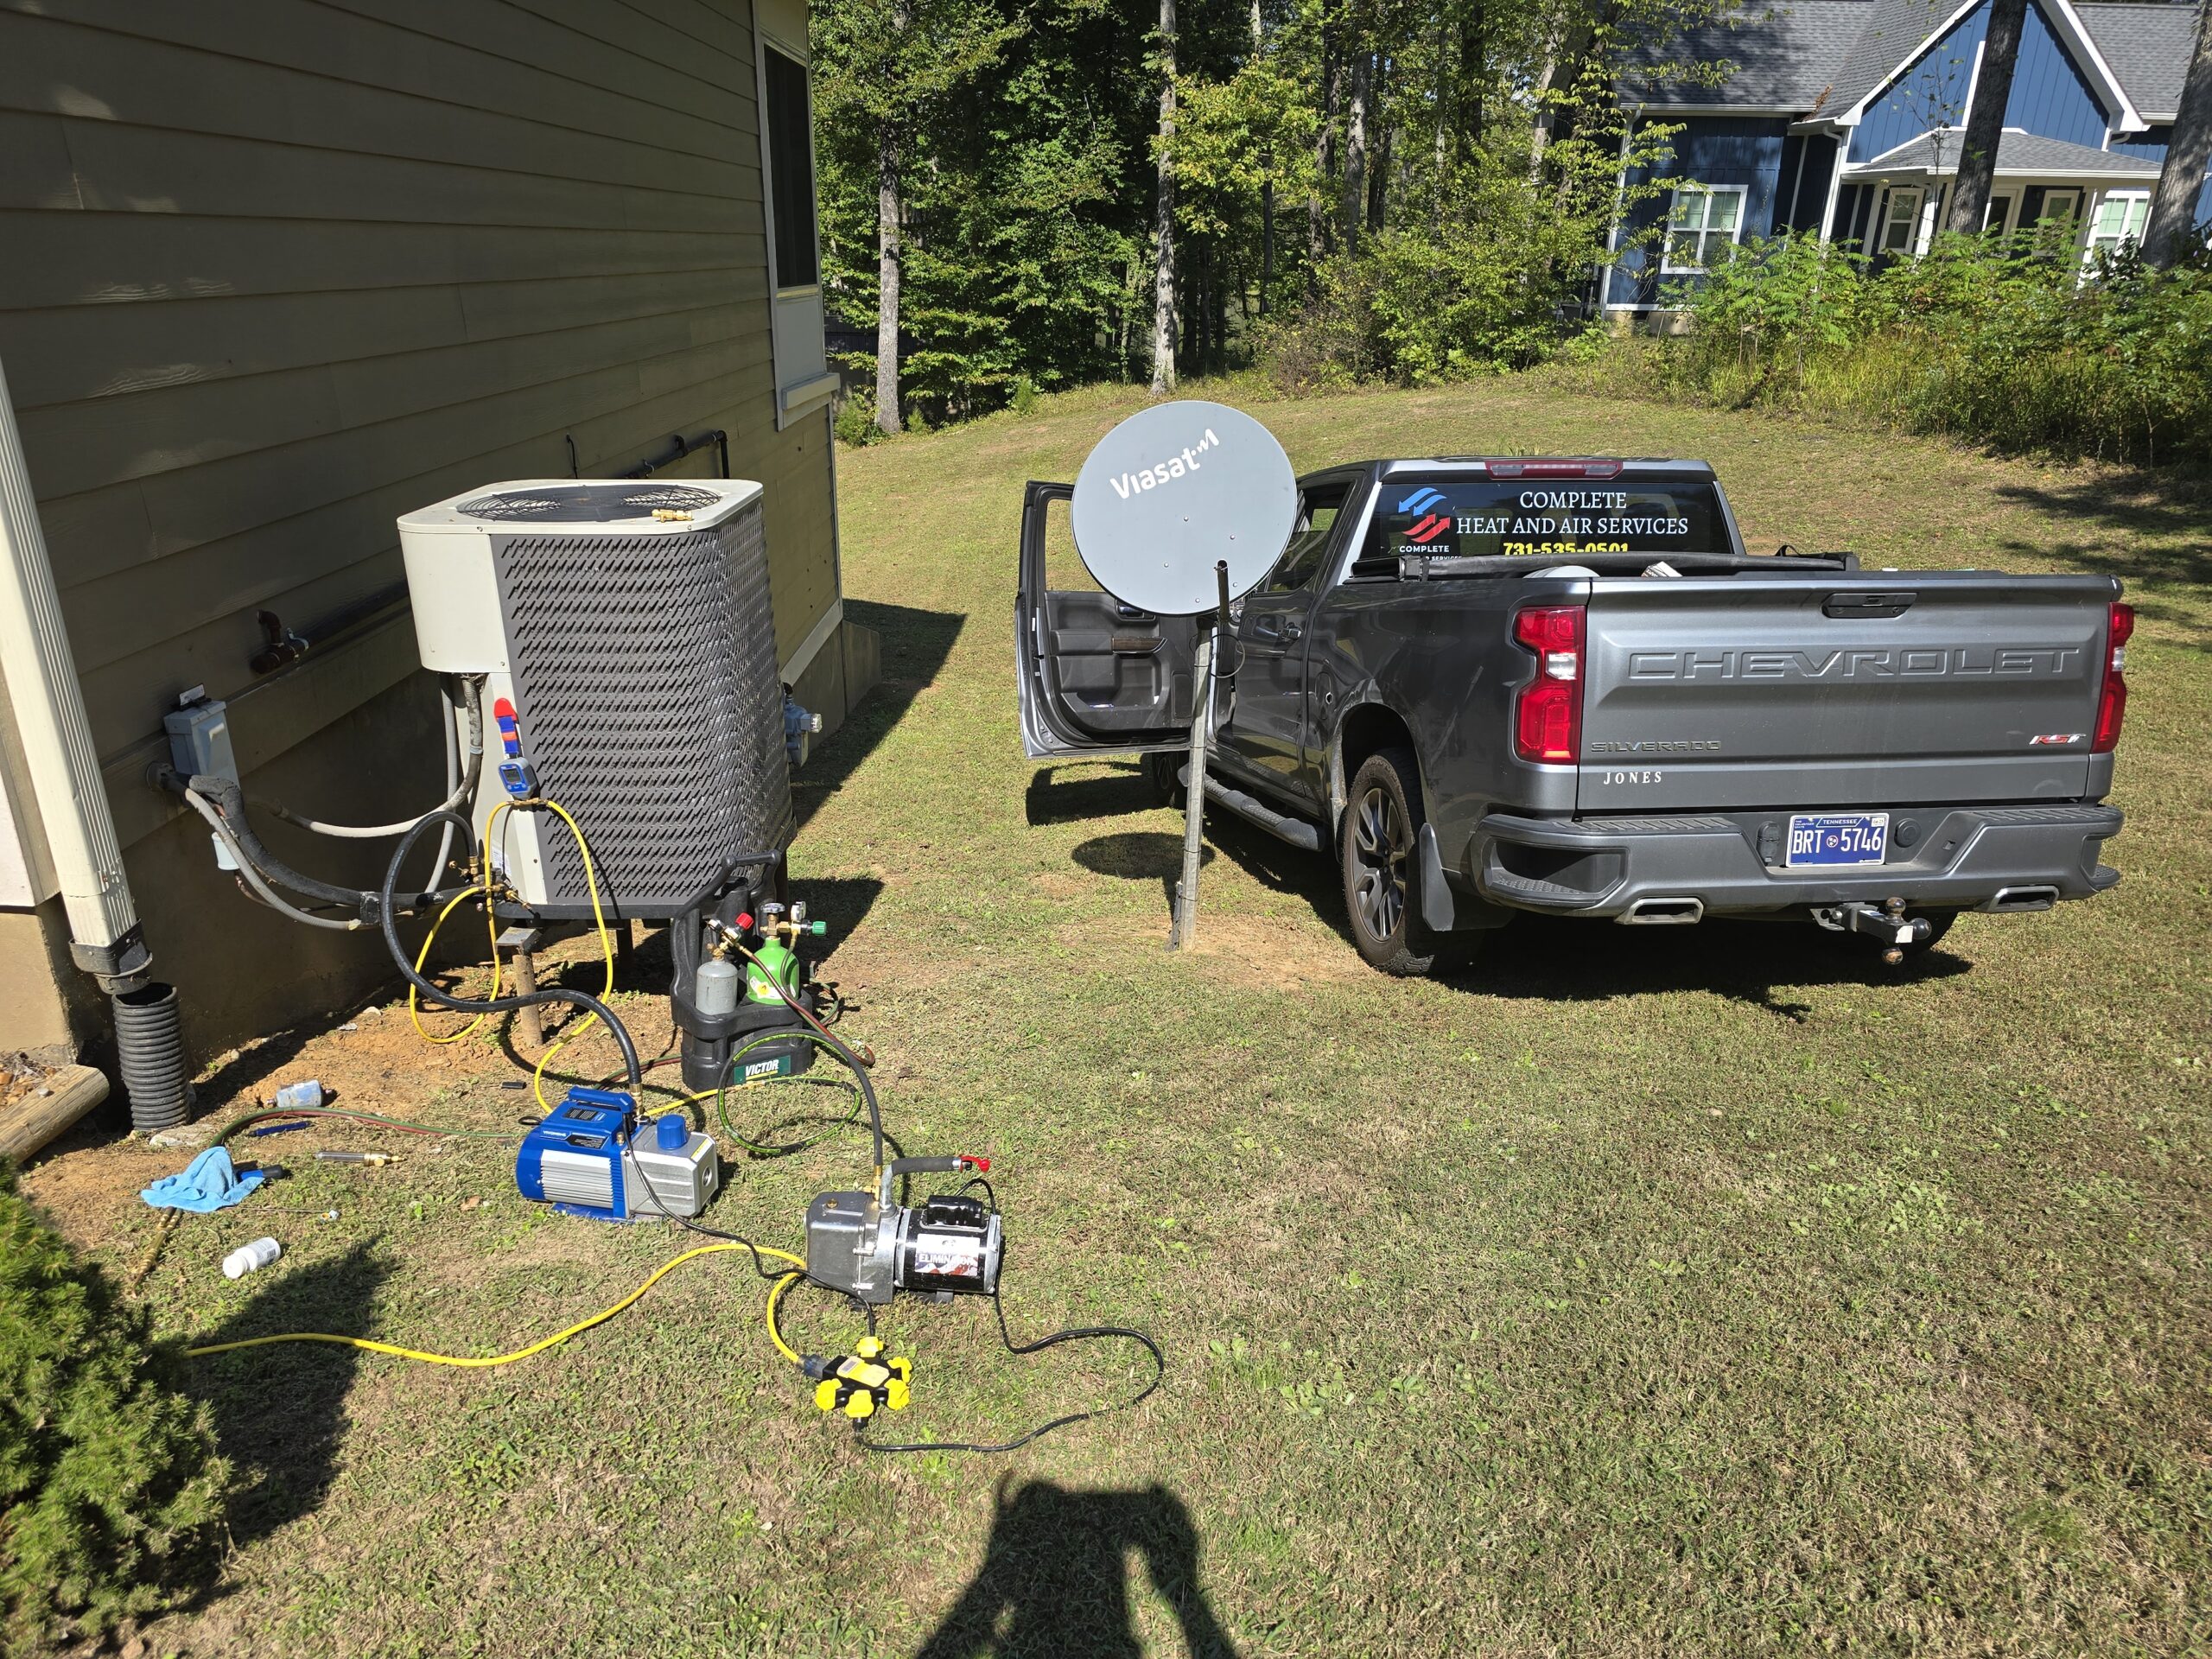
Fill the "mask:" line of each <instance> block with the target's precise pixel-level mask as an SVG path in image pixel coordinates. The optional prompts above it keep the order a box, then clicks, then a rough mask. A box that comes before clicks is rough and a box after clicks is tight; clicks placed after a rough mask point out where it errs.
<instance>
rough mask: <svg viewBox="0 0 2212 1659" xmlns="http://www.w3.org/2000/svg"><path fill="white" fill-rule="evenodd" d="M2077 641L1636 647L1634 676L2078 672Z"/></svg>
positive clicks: (1795, 677) (1844, 677) (2060, 674)
mask: <svg viewBox="0 0 2212 1659" xmlns="http://www.w3.org/2000/svg"><path fill="white" fill-rule="evenodd" d="M2086 655H2087V653H2086V652H2084V651H2083V649H2082V647H2081V646H2079V645H2008V646H2003V647H1996V646H1986V645H1985V646H1979V647H1977V646H1972V645H1955V646H1944V645H1851V646H1838V647H1836V648H1835V649H1833V650H1828V651H1803V650H1784V649H1780V648H1753V649H1750V650H1743V649H1733V650H1732V649H1726V648H1724V649H1720V650H1716V651H1699V650H1695V649H1691V650H1685V651H1634V652H1630V653H1629V659H1628V676H1629V678H1630V679H1632V680H1699V679H1710V680H1863V679H1943V678H1946V677H1953V678H1955V677H1963V676H1969V675H1980V676H1984V677H2002V678H2005V679H2035V678H2038V677H2041V678H2053V679H2055V678H2058V677H2073V676H2078V675H2080V673H2081V672H2082V662H2083V660H2084V658H2085V657H2086Z"/></svg>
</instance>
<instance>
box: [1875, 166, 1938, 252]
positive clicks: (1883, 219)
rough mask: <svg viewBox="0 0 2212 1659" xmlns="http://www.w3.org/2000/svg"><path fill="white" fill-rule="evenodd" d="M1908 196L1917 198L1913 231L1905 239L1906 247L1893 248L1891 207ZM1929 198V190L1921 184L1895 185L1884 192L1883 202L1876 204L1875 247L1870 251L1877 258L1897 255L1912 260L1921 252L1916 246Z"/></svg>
mask: <svg viewBox="0 0 2212 1659" xmlns="http://www.w3.org/2000/svg"><path fill="white" fill-rule="evenodd" d="M1908 194H1910V195H1911V196H1914V197H1916V198H1917V200H1916V201H1915V203H1914V204H1913V209H1912V230H1911V232H1910V235H1909V236H1908V237H1907V238H1906V239H1905V245H1904V246H1903V247H1901V248H1893V247H1891V246H1890V223H1891V219H1890V207H1891V203H1893V202H1895V201H1896V200H1897V198H1898V197H1899V196H1902V195H1908ZM1928 196H1929V191H1928V188H1927V187H1926V186H1925V185H1919V184H1893V185H1891V187H1890V188H1888V189H1886V190H1885V191H1883V192H1882V195H1881V200H1878V201H1877V202H1876V203H1875V204H1874V227H1873V228H1874V245H1873V247H1872V249H1871V250H1870V251H1871V252H1872V253H1873V254H1874V255H1875V256H1876V257H1880V256H1881V255H1884V254H1895V255H1897V256H1898V257H1904V258H1910V257H1913V256H1915V255H1916V254H1917V253H1918V252H1919V251H1920V250H1919V248H1918V247H1917V246H1916V243H1917V242H1918V241H1919V239H1920V226H1921V221H1922V220H1923V219H1924V218H1925V217H1926V216H1927V213H1928Z"/></svg>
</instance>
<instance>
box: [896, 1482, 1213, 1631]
mask: <svg viewBox="0 0 2212 1659" xmlns="http://www.w3.org/2000/svg"><path fill="white" fill-rule="evenodd" d="M994 1510H995V1515H994V1518H993V1520H992V1523H991V1535H990V1539H989V1541H988V1542H987V1543H986V1544H985V1545H984V1548H983V1564H982V1567H981V1568H980V1569H978V1571H977V1572H976V1577H975V1579H974V1580H973V1581H972V1582H971V1583H970V1584H969V1586H968V1588H967V1589H966V1590H965V1591H963V1592H962V1593H961V1597H960V1599H959V1600H958V1601H957V1602H956V1603H955V1604H954V1605H953V1607H952V1610H951V1611H950V1612H948V1613H947V1614H946V1615H945V1616H944V1621H943V1622H942V1623H940V1624H938V1627H937V1629H936V1630H935V1631H934V1632H932V1633H931V1636H930V1637H929V1639H928V1640H927V1641H925V1643H922V1645H921V1646H920V1648H918V1649H916V1651H915V1659H969V1656H979V1655H992V1656H1003V1659H1032V1656H1035V1659H1043V1656H1052V1659H1137V1656H1138V1655H1140V1654H1141V1653H1142V1652H1143V1650H1144V1649H1143V1644H1142V1643H1141V1642H1140V1641H1139V1640H1138V1638H1137V1633H1136V1627H1135V1623H1134V1621H1133V1619H1132V1618H1131V1610H1130V1605H1129V1572H1128V1558H1129V1555H1130V1554H1131V1553H1132V1552H1135V1553H1136V1554H1139V1555H1141V1557H1142V1558H1143V1560H1144V1565H1145V1571H1146V1573H1147V1576H1148V1577H1149V1578H1150V1580H1151V1581H1152V1586H1153V1589H1154V1591H1155V1592H1157V1593H1158V1594H1159V1596H1160V1599H1161V1600H1163V1601H1165V1602H1166V1604H1167V1605H1169V1606H1170V1607H1172V1608H1173V1609H1174V1611H1175V1617H1176V1620H1177V1623H1178V1624H1179V1625H1180V1627H1181V1630H1182V1633H1183V1643H1184V1646H1185V1649H1187V1650H1188V1651H1189V1653H1190V1654H1191V1655H1192V1659H1236V1647H1235V1645H1234V1644H1233V1643H1230V1639H1229V1636H1228V1633H1227V1632H1226V1631H1225V1630H1223V1629H1222V1627H1221V1624H1220V1621H1219V1620H1218V1619H1217V1618H1215V1617H1214V1612H1213V1608H1212V1605H1211V1604H1210V1603H1209V1602H1208V1601H1207V1600H1206V1598H1205V1592H1203V1591H1202V1590H1200V1589H1199V1587H1198V1529H1197V1527H1196V1526H1195V1525H1193V1524H1192V1520H1191V1512H1190V1510H1188V1509H1186V1508H1185V1507H1184V1504H1183V1502H1182V1500H1181V1499H1180V1498H1179V1497H1176V1496H1175V1495H1174V1494H1173V1492H1171V1491H1167V1490H1166V1488H1165V1487H1162V1486H1150V1487H1146V1488H1144V1489H1143V1490H1141V1491H1122V1492H1084V1491H1069V1490H1068V1489H1067V1488H1065V1487H1064V1486H1057V1485H1054V1484H1052V1482H1050V1481H1044V1480H1033V1481H1031V1482H1029V1483H1028V1484H1027V1485H1025V1486H1023V1487H1022V1488H1021V1489H1020V1491H1016V1492H1015V1493H1014V1496H1013V1497H1012V1498H1011V1499H1009V1498H1008V1497H1007V1482H1006V1481H1005V1480H1001V1482H1000V1484H999V1489H998V1491H997V1493H996V1495H995V1499H994Z"/></svg>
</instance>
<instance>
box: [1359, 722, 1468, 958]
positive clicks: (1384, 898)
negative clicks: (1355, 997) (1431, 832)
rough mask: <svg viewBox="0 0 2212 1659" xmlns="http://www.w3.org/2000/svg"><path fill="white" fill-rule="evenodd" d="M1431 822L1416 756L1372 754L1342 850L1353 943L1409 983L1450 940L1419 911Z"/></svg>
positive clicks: (1363, 772)
mask: <svg viewBox="0 0 2212 1659" xmlns="http://www.w3.org/2000/svg"><path fill="white" fill-rule="evenodd" d="M1422 823H1423V818H1422V816H1421V773H1420V772H1419V771H1418V770H1416V769H1415V766H1414V757H1413V754H1412V753H1411V751H1409V750H1407V749H1402V748H1392V749H1383V750H1382V751H1380V752H1379V753H1375V754H1370V756H1368V757H1367V760H1365V762H1363V764H1362V765H1361V766H1360V768H1359V771H1358V772H1357V773H1356V774H1355V775H1354V776H1353V778H1352V780H1351V790H1350V791H1348V800H1347V804H1346V805H1345V808H1344V833H1343V834H1342V835H1341V836H1338V838H1337V840H1338V845H1337V862H1338V870H1339V871H1340V873H1341V874H1342V875H1343V878H1344V912H1345V917H1346V919H1347V920H1349V922H1350V923H1351V938H1352V943H1353V944H1355V945H1357V947H1358V949H1359V954H1360V955H1361V956H1362V957H1364V958H1365V959H1366V961H1367V963H1368V965H1369V966H1370V967H1372V968H1379V969H1382V970H1383V972H1384V973H1386V974H1395V975H1397V976H1401V977H1402V978H1414V977H1417V976H1421V975H1422V974H1426V973H1427V972H1428V971H1429V969H1431V968H1433V966H1435V965H1436V963H1437V961H1438V957H1439V955H1440V947H1441V945H1442V944H1443V943H1444V941H1443V940H1442V939H1440V938H1439V937H1438V936H1437V935H1436V934H1433V933H1432V932H1430V931H1428V930H1427V928H1425V927H1423V926H1422V925H1421V918H1420V916H1419V915H1418V914H1417V913H1416V912H1417V907H1418V906H1419V904H1420V902H1421V900H1420V896H1419V893H1418V892H1417V891H1416V888H1417V886H1418V883H1419V880H1420V877H1419V874H1418V871H1417V867H1416V864H1415V861H1414V849H1415V848H1416V847H1417V846H1418V845H1419V839H1418V838H1419V836H1420V835H1421V824H1422Z"/></svg>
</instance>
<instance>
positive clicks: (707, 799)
mask: <svg viewBox="0 0 2212 1659" xmlns="http://www.w3.org/2000/svg"><path fill="white" fill-rule="evenodd" d="M688 493H697V492H688ZM495 540H498V541H499V544H498V545H497V546H496V547H495V549H494V555H493V556H494V561H495V563H496V566H497V569H498V573H499V588H500V597H501V601H502V603H503V606H504V607H505V615H506V626H507V634H508V645H509V655H510V658H511V661H512V667H513V672H514V683H515V701H516V703H517V704H518V710H519V713H520V716H521V728H522V739H523V747H524V752H525V753H528V754H529V755H530V757H531V760H532V761H533V762H534V763H535V764H536V766H537V773H538V779H539V783H540V785H541V787H542V788H543V791H544V792H545V793H546V794H547V795H549V796H550V797H551V798H553V799H555V800H557V801H559V802H560V803H561V804H562V805H563V806H564V807H566V808H568V810H569V811H570V812H571V813H573V814H575V817H576V819H577V821H578V822H579V823H582V825H583V826H584V829H585V832H586V834H587V835H588V836H589V837H590V839H591V849H592V856H593V858H594V861H596V862H597V864H598V867H599V876H600V886H601V892H602V893H605V894H607V896H608V897H610V898H611V899H615V900H617V901H619V903H620V906H621V907H622V909H623V910H624V912H626V913H627V914H630V915H632V916H643V915H652V914H656V913H658V914H668V913H670V912H671V911H672V910H673V909H674V908H675V907H677V906H681V905H682V904H683V903H684V902H685V901H687V900H689V899H695V898H696V897H697V896H698V895H699V893H701V892H702V890H703V889H704V888H706V887H708V886H709V884H711V883H713V882H714V881H715V880H716V879H717V878H718V877H719V876H720V875H721V873H722V872H723V870H724V869H725V868H727V866H728V863H729V861H731V860H732V859H733V858H734V857H736V856H738V855H741V854H745V853H753V852H761V851H766V850H768V849H773V848H777V847H780V846H782V845H783V844H784V843H785V842H786V841H787V840H789V839H790V836H791V778H790V773H789V771H788V769H787V767H786V766H785V756H784V722H783V690H782V686H781V684H780V683H779V680H778V678H777V666H776V645H775V626H774V622H773V619H772V613H771V610H770V607H769V594H768V560H767V553H766V548H765V546H764V544H763V543H762V538H761V527H760V507H759V505H757V504H755V505H751V506H748V507H747V508H746V509H745V510H744V511H742V512H739V513H738V514H736V515H735V516H734V517H733V518H729V519H728V520H726V521H725V522H724V523H722V524H720V525H717V526H715V528H713V529H711V530H702V531H697V532H696V533H692V534H688V535H667V534H662V535H657V536H636V537H630V536H621V535H597V536H592V535H582V536H579V535H543V536H516V537H511V538H505V539H503V540H502V539H499V538H495ZM544 845H545V848H546V860H545V874H546V895H545V897H546V902H547V903H548V904H549V905H579V904H584V903H587V902H588V896H589V895H588V889H587V887H586V884H585V880H584V871H583V865H582V861H581V860H580V859H579V858H578V857H577V855H576V853H575V848H574V846H573V845H572V843H571V842H570V841H569V837H568V836H566V835H565V834H564V833H562V832H561V831H560V830H558V829H549V831H548V833H547V835H546V836H545V837H544Z"/></svg>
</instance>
